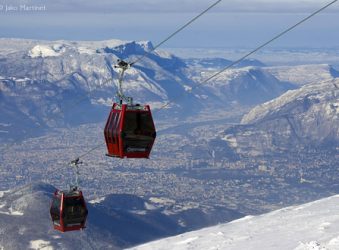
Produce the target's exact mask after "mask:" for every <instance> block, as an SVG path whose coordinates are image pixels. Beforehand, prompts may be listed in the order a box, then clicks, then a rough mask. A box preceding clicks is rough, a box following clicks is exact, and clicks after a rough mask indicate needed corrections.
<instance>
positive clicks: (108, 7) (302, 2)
mask: <svg viewBox="0 0 339 250" xmlns="http://www.w3.org/2000/svg"><path fill="white" fill-rule="evenodd" d="M214 2H216V0H208V1H207V0H119V1H118V0H97V1H93V0H58V1H56V0H0V5H1V4H7V5H20V4H26V5H45V6H46V9H47V10H48V11H51V12H91V13H126V12H128V13H133V12H146V13H147V12H150V13H154V12H158V13H159V12H160V13H164V12H166V13H171V12H176V13H180V12H199V11H201V10H203V9H205V8H207V7H208V6H209V5H211V4H212V3H214ZM329 2H330V1H326V0H299V1H295V0H247V1H244V0H223V1H222V2H220V3H219V4H218V5H217V6H216V7H215V8H213V10H211V12H279V13H282V12H287V13H288V12H291V13H296V12H311V11H314V10H315V9H318V8H319V7H320V6H322V5H325V4H326V3H329ZM338 9H339V4H335V5H334V6H332V7H331V10H330V11H338Z"/></svg>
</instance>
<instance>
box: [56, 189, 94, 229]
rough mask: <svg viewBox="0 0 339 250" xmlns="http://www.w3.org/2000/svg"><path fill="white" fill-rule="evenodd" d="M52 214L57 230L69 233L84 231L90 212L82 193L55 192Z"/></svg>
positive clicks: (74, 191)
mask: <svg viewBox="0 0 339 250" xmlns="http://www.w3.org/2000/svg"><path fill="white" fill-rule="evenodd" d="M50 213H51V217H52V222H53V226H54V229H56V230H59V231H61V232H67V231H74V230H81V229H84V228H85V224H86V219H87V214H88V211H87V207H86V203H85V199H84V197H83V195H82V192H81V191H80V190H70V191H55V193H54V196H53V199H52V204H51V209H50Z"/></svg>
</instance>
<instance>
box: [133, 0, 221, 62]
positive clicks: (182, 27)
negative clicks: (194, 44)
mask: <svg viewBox="0 0 339 250" xmlns="http://www.w3.org/2000/svg"><path fill="white" fill-rule="evenodd" d="M221 1H222V0H218V1H216V2H215V3H213V4H212V5H210V6H209V7H208V8H207V9H205V10H204V11H203V12H201V13H200V14H199V15H197V16H195V17H194V18H192V19H191V20H190V21H188V22H187V23H185V24H184V25H183V26H181V27H180V28H179V29H177V30H176V31H174V32H173V33H172V34H170V35H169V36H168V37H166V38H165V39H164V40H163V41H161V42H160V43H158V44H157V45H156V46H154V47H153V48H152V49H151V50H150V51H145V53H144V54H143V55H142V56H140V57H138V58H137V59H136V60H135V61H133V62H132V63H129V65H131V66H132V65H133V64H136V63H137V62H139V61H141V60H143V59H144V58H145V57H146V55H147V54H148V53H151V52H153V51H155V50H156V49H157V48H159V47H160V46H161V45H163V44H164V43H166V42H167V41H168V40H170V39H171V38H172V37H174V36H175V35H176V34H178V33H179V32H180V31H182V30H183V29H185V28H186V27H187V26H189V25H191V24H192V23H193V22H194V21H196V20H197V19H198V18H200V17H201V16H203V15H204V14H205V13H206V12H208V11H209V10H210V9H212V8H213V7H215V6H216V5H218V4H219V3H220V2H221Z"/></svg>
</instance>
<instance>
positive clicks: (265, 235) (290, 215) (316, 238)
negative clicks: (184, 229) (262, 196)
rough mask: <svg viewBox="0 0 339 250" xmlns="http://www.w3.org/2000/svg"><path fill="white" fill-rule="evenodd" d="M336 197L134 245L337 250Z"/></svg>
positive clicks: (162, 248)
mask: <svg viewBox="0 0 339 250" xmlns="http://www.w3.org/2000/svg"><path fill="white" fill-rule="evenodd" d="M338 203H339V195H336V196H332V197H329V198H326V199H322V200H319V201H315V202H311V203H308V204H305V205H302V206H292V207H288V208H283V209H280V210H277V211H273V212H271V213H268V214H264V215H260V216H247V217H244V218H242V219H239V220H236V221H233V222H230V223H227V224H221V225H217V226H213V227H209V228H205V229H201V230H198V231H193V232H189V233H185V234H182V235H178V236H174V237H170V238H166V239H161V240H158V241H154V242H151V243H147V244H144V245H140V246H136V247H134V248H132V249H135V250H143V249H145V250H146V249H147V250H152V249H159V250H166V249H178V250H183V249H204V250H205V249H249V250H250V249H260V250H261V249H264V250H265V249H295V250H310V249H313V250H325V249H326V250H330V249H333V250H334V249H339V214H338Z"/></svg>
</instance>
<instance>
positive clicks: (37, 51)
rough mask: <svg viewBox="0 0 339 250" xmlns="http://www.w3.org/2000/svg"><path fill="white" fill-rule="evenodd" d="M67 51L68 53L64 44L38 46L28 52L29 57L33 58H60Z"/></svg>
mask: <svg viewBox="0 0 339 250" xmlns="http://www.w3.org/2000/svg"><path fill="white" fill-rule="evenodd" d="M65 51H66V48H65V46H64V45H62V44H54V45H36V46H34V47H33V48H32V49H31V50H30V51H29V52H28V55H29V56H30V57H32V58H36V57H49V56H60V55H62V54H63V53H64V52H65Z"/></svg>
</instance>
